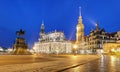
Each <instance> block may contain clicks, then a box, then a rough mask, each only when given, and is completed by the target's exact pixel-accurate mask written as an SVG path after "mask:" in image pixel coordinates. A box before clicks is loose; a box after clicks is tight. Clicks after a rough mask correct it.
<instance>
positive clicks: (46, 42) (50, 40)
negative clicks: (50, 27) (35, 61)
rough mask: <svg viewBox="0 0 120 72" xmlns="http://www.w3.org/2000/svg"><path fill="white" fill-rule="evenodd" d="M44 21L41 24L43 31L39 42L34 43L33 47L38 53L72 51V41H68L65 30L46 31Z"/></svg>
mask: <svg viewBox="0 0 120 72" xmlns="http://www.w3.org/2000/svg"><path fill="white" fill-rule="evenodd" d="M44 30H45V26H44V23H42V25H41V32H40V38H39V42H36V43H35V44H34V47H33V49H34V50H35V52H36V53H47V54H50V53H54V54H60V53H63V54H64V53H72V43H71V42H70V41H66V38H65V35H64V33H63V32H58V31H56V30H55V31H54V32H50V33H45V31H44Z"/></svg>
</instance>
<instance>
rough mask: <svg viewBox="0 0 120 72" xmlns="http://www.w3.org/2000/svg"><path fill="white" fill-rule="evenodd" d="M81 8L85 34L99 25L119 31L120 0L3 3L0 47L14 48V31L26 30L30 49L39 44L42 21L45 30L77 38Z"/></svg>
mask: <svg viewBox="0 0 120 72" xmlns="http://www.w3.org/2000/svg"><path fill="white" fill-rule="evenodd" d="M79 6H81V7H82V16H83V23H84V25H85V35H87V34H89V32H90V29H91V28H94V27H95V26H94V23H95V22H96V21H98V22H99V25H100V27H101V28H105V30H106V31H107V32H116V31H119V30H120V0H0V46H3V47H12V44H13V42H14V40H15V37H16V35H15V32H16V31H17V30H19V29H20V28H22V29H24V30H25V31H26V36H25V37H26V41H27V43H28V44H29V47H31V46H33V44H34V42H36V41H38V38H39V32H40V26H41V22H42V20H44V23H45V31H46V32H49V31H54V30H55V29H56V30H58V31H63V32H64V33H65V35H66V38H67V39H75V30H76V25H77V22H78V15H79V12H78V10H79Z"/></svg>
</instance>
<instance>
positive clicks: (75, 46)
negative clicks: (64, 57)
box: [73, 44, 78, 55]
mask: <svg viewBox="0 0 120 72" xmlns="http://www.w3.org/2000/svg"><path fill="white" fill-rule="evenodd" d="M73 48H74V55H76V50H77V48H78V46H77V45H76V44H75V45H74V46H73Z"/></svg>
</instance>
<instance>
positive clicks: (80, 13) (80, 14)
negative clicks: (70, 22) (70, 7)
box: [79, 6, 82, 17]
mask: <svg viewBox="0 0 120 72" xmlns="http://www.w3.org/2000/svg"><path fill="white" fill-rule="evenodd" d="M79 16H80V17H81V16H82V10H81V6H80V7H79Z"/></svg>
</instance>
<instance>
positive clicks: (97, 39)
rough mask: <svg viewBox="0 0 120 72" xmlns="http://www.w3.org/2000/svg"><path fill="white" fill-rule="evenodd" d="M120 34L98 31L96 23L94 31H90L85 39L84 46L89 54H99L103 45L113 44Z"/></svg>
mask: <svg viewBox="0 0 120 72" xmlns="http://www.w3.org/2000/svg"><path fill="white" fill-rule="evenodd" d="M119 35H120V33H119V32H114V33H107V32H105V30H104V28H102V29H100V27H99V24H98V23H96V27H95V29H94V30H91V31H90V34H89V35H88V36H86V37H85V46H86V48H87V49H88V50H90V51H91V52H97V53H99V52H101V51H102V50H103V48H104V47H103V45H104V44H105V43H115V42H116V41H119V39H120V36H119Z"/></svg>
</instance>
